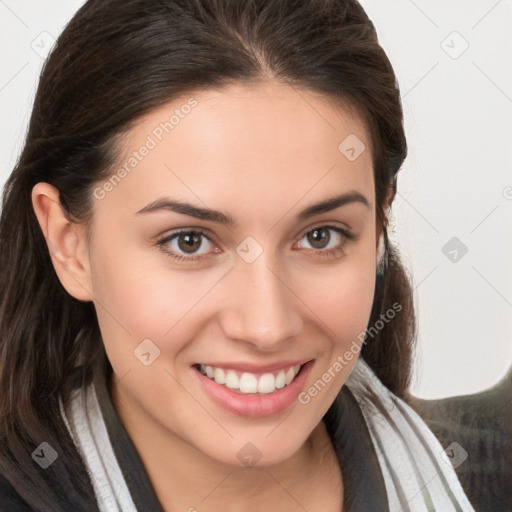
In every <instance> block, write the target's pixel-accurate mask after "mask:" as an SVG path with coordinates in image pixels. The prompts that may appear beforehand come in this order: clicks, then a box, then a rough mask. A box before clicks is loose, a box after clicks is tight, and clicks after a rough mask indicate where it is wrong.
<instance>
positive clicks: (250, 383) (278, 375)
mask: <svg viewBox="0 0 512 512" xmlns="http://www.w3.org/2000/svg"><path fill="white" fill-rule="evenodd" d="M303 366H304V365H294V366H289V367H287V368H282V369H280V370H276V371H273V372H267V373H263V374H256V373H250V372H241V371H238V370H234V369H229V368H217V367H215V366H207V365H203V364H201V365H196V368H197V370H198V371H199V372H201V373H202V374H203V375H205V376H206V377H208V378H209V379H211V380H213V381H214V382H215V383H217V384H219V385H221V386H224V387H227V388H229V389H231V390H232V391H236V392H239V393H241V394H249V393H256V394H262V395H269V394H271V393H274V392H276V391H278V390H280V389H282V388H284V387H286V386H288V385H289V384H291V383H292V382H293V380H294V379H295V377H296V376H297V375H298V374H299V373H300V371H301V369H302V367H303Z"/></svg>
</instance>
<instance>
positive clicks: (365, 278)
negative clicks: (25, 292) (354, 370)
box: [297, 258, 375, 347]
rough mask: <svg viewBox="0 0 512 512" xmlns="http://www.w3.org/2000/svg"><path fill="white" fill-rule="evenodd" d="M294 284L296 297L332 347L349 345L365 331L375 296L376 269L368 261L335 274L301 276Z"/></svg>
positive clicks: (355, 261)
mask: <svg viewBox="0 0 512 512" xmlns="http://www.w3.org/2000/svg"><path fill="white" fill-rule="evenodd" d="M297 282H298V283H300V286H299V287H298V289H297V292H298V293H297V294H298V295H299V297H302V298H304V302H305V303H306V304H307V306H308V307H309V308H310V309H311V311H312V312H313V313H314V316H315V317H316V318H317V322H316V323H317V324H319V325H321V326H323V330H324V332H325V334H326V336H327V338H328V339H329V340H330V341H331V344H332V345H333V346H338V347H343V346H345V345H347V344H350V342H351V341H352V339H354V338H357V336H358V335H359V334H360V332H361V331H364V329H365V328H366V326H367V324H368V320H369V317H370V312H371V308H372V304H373V298H374V293H375V266H374V262H373V261H372V260H371V259H370V258H366V259H359V260H358V259H355V258H354V259H353V260H352V261H350V262H349V261H347V262H346V264H343V265H340V266H339V267H338V268H337V269H336V270H330V271H329V272H325V273H321V274H319V273H318V272H317V273H315V274H311V275H309V276H303V277H301V278H300V279H298V280H297Z"/></svg>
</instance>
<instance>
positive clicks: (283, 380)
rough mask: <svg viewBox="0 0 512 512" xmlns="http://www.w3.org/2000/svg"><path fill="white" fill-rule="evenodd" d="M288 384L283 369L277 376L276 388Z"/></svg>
mask: <svg viewBox="0 0 512 512" xmlns="http://www.w3.org/2000/svg"><path fill="white" fill-rule="evenodd" d="M285 386H286V377H285V373H284V371H283V370H281V371H280V372H279V373H278V374H277V377H276V388H277V389H281V388H284V387H285Z"/></svg>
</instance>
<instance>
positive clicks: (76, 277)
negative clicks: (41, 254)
mask: <svg viewBox="0 0 512 512" xmlns="http://www.w3.org/2000/svg"><path fill="white" fill-rule="evenodd" d="M32 206H33V208H34V212H35V214H36V217H37V220H38V222H39V225H40V226H41V230H42V232H43V235H44V238H45V240H46V243H47V245H48V250H49V252H50V256H51V259H52V263H53V267H54V268H55V272H56V273H57V276H58V278H59V281H60V282H61V284H62V286H64V288H65V289H66V291H67V292H68V293H69V294H70V295H71V296H72V297H74V298H75V299H78V300H82V301H91V300H92V293H91V291H90V290H91V286H90V282H91V280H90V263H89V251H88V249H89V248H88V244H87V237H86V234H87V233H86V228H85V226H83V225H81V224H78V223H75V222H71V221H70V220H68V218H67V216H66V214H65V212H64V209H63V208H62V205H61V203H60V196H59V191H58V189H56V188H55V187H54V186H53V185H50V184H48V183H37V184H36V185H35V186H34V188H33V189H32Z"/></svg>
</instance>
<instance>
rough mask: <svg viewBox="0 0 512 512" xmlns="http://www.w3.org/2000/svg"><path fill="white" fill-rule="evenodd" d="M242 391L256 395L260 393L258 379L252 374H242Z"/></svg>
mask: <svg viewBox="0 0 512 512" xmlns="http://www.w3.org/2000/svg"><path fill="white" fill-rule="evenodd" d="M240 391H241V392H242V393H256V392H257V391H258V379H257V378H256V377H255V376H254V375H253V374H252V373H242V376H241V377H240Z"/></svg>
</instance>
